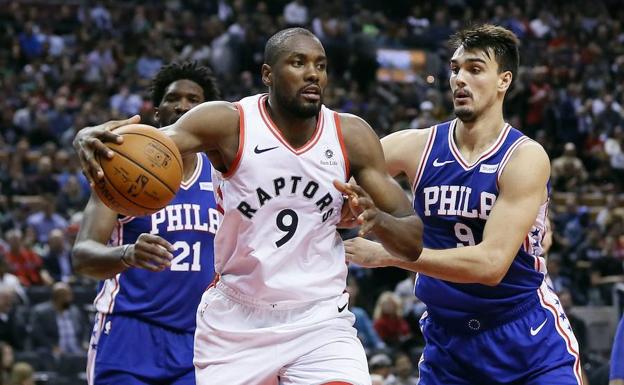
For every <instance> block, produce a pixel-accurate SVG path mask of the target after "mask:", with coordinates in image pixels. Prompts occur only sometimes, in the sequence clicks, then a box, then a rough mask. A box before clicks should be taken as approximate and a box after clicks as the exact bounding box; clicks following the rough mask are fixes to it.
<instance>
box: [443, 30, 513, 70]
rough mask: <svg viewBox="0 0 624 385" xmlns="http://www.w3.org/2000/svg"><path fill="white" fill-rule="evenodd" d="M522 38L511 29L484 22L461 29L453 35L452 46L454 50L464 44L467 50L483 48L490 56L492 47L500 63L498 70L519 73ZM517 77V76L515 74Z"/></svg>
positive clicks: (495, 57)
mask: <svg viewBox="0 0 624 385" xmlns="http://www.w3.org/2000/svg"><path fill="white" fill-rule="evenodd" d="M519 45H520V40H518V37H517V36H516V35H515V34H514V33H513V32H511V31H510V30H508V29H506V28H503V27H500V26H497V25H492V24H482V25H477V26H473V27H470V28H467V29H464V30H461V31H459V32H457V33H455V34H454V35H453V36H451V39H450V46H451V48H452V49H453V50H456V49H457V48H459V46H464V49H466V50H475V49H477V50H483V51H484V52H485V54H486V55H488V57H489V56H490V49H491V50H492V51H493V52H494V59H495V60H496V62H497V63H498V72H499V73H501V72H504V71H511V73H512V74H514V75H516V74H517V73H518V64H519V62H520V53H519V52H518V46H519ZM514 77H515V76H514Z"/></svg>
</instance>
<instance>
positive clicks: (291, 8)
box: [284, 0, 308, 27]
mask: <svg viewBox="0 0 624 385" xmlns="http://www.w3.org/2000/svg"><path fill="white" fill-rule="evenodd" d="M284 21H285V22H286V25H287V26H289V27H302V26H305V25H306V24H307V23H308V7H307V6H306V5H305V4H304V2H303V0H292V1H291V2H290V3H288V4H286V6H285V7H284Z"/></svg>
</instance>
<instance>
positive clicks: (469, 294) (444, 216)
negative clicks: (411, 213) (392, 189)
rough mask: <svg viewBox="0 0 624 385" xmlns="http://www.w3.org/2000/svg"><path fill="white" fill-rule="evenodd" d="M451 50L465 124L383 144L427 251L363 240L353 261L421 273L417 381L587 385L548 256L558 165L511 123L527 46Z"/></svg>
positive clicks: (507, 41)
mask: <svg viewBox="0 0 624 385" xmlns="http://www.w3.org/2000/svg"><path fill="white" fill-rule="evenodd" d="M451 42H452V43H453V45H454V48H456V49H455V52H454V54H453V56H452V58H451V60H450V71H451V73H450V85H451V90H452V92H453V102H454V110H455V115H456V117H457V118H456V119H454V120H452V121H450V122H445V123H441V124H438V125H436V126H433V127H431V128H428V129H423V130H406V131H401V132H397V133H394V134H392V135H389V136H388V137H386V138H384V139H383V140H382V144H383V149H384V153H385V155H386V165H387V169H388V171H389V173H390V174H391V175H398V174H401V173H404V174H406V175H407V176H408V178H409V179H410V180H411V182H412V186H413V193H414V209H415V210H416V213H417V214H418V215H420V217H421V218H422V219H423V223H424V231H423V233H424V236H423V237H424V239H423V242H424V250H423V252H422V254H421V256H420V258H419V259H418V260H417V261H408V260H406V259H405V258H403V257H401V256H400V255H398V254H396V253H394V252H392V250H387V248H386V247H385V246H384V245H380V244H378V243H374V242H371V241H368V240H365V239H362V238H355V239H353V240H351V241H348V242H347V245H346V250H347V257H348V258H349V259H350V260H351V261H353V262H356V263H358V264H361V265H364V266H368V267H379V266H398V267H402V268H405V269H408V270H411V271H415V272H417V273H418V277H417V280H416V284H415V292H416V296H417V297H418V298H420V299H421V300H422V301H423V302H425V304H426V305H427V309H428V310H427V312H426V313H425V315H423V318H422V320H421V326H422V329H423V334H424V336H425V340H426V346H425V349H424V352H423V355H422V357H421V361H420V365H419V368H420V382H419V384H421V385H442V384H445V385H447V384H453V385H469V384H470V385H490V384H491V385H494V384H501V385H502V384H517V385H520V384H522V385H552V384H557V385H572V384H581V383H582V377H581V370H580V369H581V367H580V362H579V347H578V344H577V341H576V339H575V337H574V335H573V333H572V328H571V326H570V324H569V322H568V320H567V317H566V315H565V313H564V311H563V309H562V307H561V304H560V303H559V300H558V298H557V297H556V295H555V294H554V293H553V292H552V291H551V290H550V289H549V288H548V287H547V285H546V284H545V283H544V274H545V272H546V270H545V263H544V260H543V259H542V258H541V257H540V255H542V249H541V241H542V237H543V236H544V232H545V219H546V210H547V205H548V194H549V191H548V190H549V187H548V185H549V175H550V162H549V159H548V156H547V154H546V152H545V151H544V149H543V148H542V147H541V146H540V145H539V144H538V143H536V142H535V141H533V140H530V139H529V138H527V137H526V136H524V135H523V134H522V133H521V132H519V131H518V130H516V129H514V128H512V127H510V126H509V124H507V123H506V122H505V121H504V119H503V100H504V97H505V93H506V92H507V90H508V89H509V87H510V85H511V83H512V79H513V76H514V74H516V73H517V68H518V60H519V57H518V56H519V55H518V40H517V38H516V36H515V35H514V34H513V33H512V32H510V31H508V30H506V29H504V28H501V27H497V26H492V25H482V26H477V27H474V28H471V29H468V30H464V31H461V32H458V33H457V34H456V35H454V37H453V39H452V40H451ZM360 203H361V206H362V207H369V206H370V202H367V201H366V202H360ZM365 204H366V205H365Z"/></svg>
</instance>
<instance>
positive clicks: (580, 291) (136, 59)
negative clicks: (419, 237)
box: [0, 0, 624, 384]
mask: <svg viewBox="0 0 624 385" xmlns="http://www.w3.org/2000/svg"><path fill="white" fill-rule="evenodd" d="M481 22H489V23H495V24H498V25H502V26H505V27H507V28H509V29H511V30H512V31H513V32H515V33H516V34H517V35H518V37H519V38H520V39H521V42H522V46H521V67H520V71H519V73H518V74H517V75H516V78H515V81H514V86H513V88H512V89H511V90H510V92H508V95H507V99H506V111H505V114H506V119H507V120H508V121H509V122H510V123H511V124H512V125H514V126H515V127H516V128H519V129H520V130H522V131H523V132H524V133H526V134H527V135H529V136H531V137H532V138H534V139H535V140H537V141H538V142H540V143H541V144H542V145H543V146H544V147H545V148H546V150H547V151H548V153H549V154H550V156H551V159H552V178H551V185H552V193H551V196H552V205H551V210H550V213H551V214H550V222H551V228H552V246H551V247H550V251H549V253H548V269H549V271H550V275H551V281H552V284H553V286H554V289H555V290H556V291H558V292H559V293H560V295H561V296H562V298H565V301H566V302H567V306H568V307H569V308H573V307H575V306H577V307H578V306H595V307H599V306H613V307H615V308H617V306H618V304H617V301H618V299H617V298H618V297H617V296H616V295H614V293H615V292H616V288H617V287H618V284H620V283H622V282H624V205H623V203H624V110H623V108H624V107H623V105H624V8H622V7H620V6H619V1H617V0H596V1H592V2H586V1H576V0H567V1H560V0H553V1H548V2H538V1H534V0H521V1H514V2H507V1H495V0H473V1H471V0H445V1H437V2H430V1H427V2H425V1H410V0H396V1H391V2H379V1H372V0H362V1H357V0H339V1H328V0H315V1H311V0H292V1H288V0H282V1H279V0H275V1H273V0H272V1H244V0H212V1H207V0H188V1H180V0H166V1H156V0H145V1H139V0H134V1H132V0H128V1H118V0H117V1H112V0H107V1H87V0H84V1H79V0H74V1H53V0H49V1H41V0H40V1H35V0H30V1H13V2H10V1H2V0H0V185H1V191H0V230H1V232H0V340H1V341H4V342H3V344H2V349H1V352H0V353H1V354H0V355H1V356H2V360H1V361H2V367H1V368H0V382H1V381H3V380H4V381H5V382H4V383H15V382H10V381H12V380H11V376H12V374H11V370H13V371H16V370H17V371H18V372H20V373H29V371H28V370H27V369H28V367H25V366H24V365H23V364H19V365H21V366H18V367H17V368H13V369H12V367H11V365H12V364H11V365H9V366H8V367H7V365H5V361H10V360H8V359H6V358H7V357H10V358H12V357H13V352H12V351H11V350H14V351H15V354H16V355H17V356H19V357H21V358H22V361H26V362H30V363H31V365H32V366H35V368H34V369H35V370H38V371H45V370H50V371H54V370H56V371H59V370H60V369H59V368H63V367H66V366H68V365H69V364H68V363H65V364H64V362H65V360H67V359H68V358H67V357H73V358H76V359H80V358H79V357H84V355H85V352H86V350H85V349H86V348H87V341H88V336H89V332H88V331H89V330H90V316H91V315H92V311H93V309H92V307H91V306H90V303H91V301H92V299H93V296H94V293H95V282H93V281H90V280H88V279H85V278H82V277H77V276H76V275H75V274H74V273H73V271H72V266H71V260H70V251H71V245H72V244H73V240H74V237H75V235H76V233H77V230H78V226H79V224H80V218H81V211H82V209H83V208H84V206H85V204H86V201H87V199H88V196H89V186H88V183H87V182H86V180H85V178H84V176H83V175H82V173H81V172H80V168H79V164H78V161H77V159H76V156H75V154H74V152H73V150H72V148H71V141H72V139H73V137H74V134H75V132H76V130H78V129H80V128H82V127H85V126H88V125H93V124H98V123H101V122H104V121H107V120H110V119H115V118H125V117H128V116H130V115H134V114H140V115H141V116H142V119H143V122H146V123H150V122H153V119H152V107H153V101H152V100H150V98H149V83H150V80H151V78H152V77H153V76H154V74H155V73H156V72H157V71H158V70H159V68H160V67H161V66H162V65H164V64H166V63H170V62H172V61H176V60H178V61H179V60H195V61H198V62H201V63H203V64H207V65H210V66H211V67H212V69H213V71H214V72H215V74H216V75H217V78H218V81H219V85H220V87H221V90H222V94H223V95H225V99H226V100H230V101H234V100H237V99H240V98H242V97H244V96H247V95H250V94H254V93H258V92H263V90H264V87H263V85H262V83H261V81H260V76H259V70H260V66H261V64H262V61H263V47H264V43H265V42H266V40H267V38H268V37H269V36H271V35H272V34H273V33H275V32H276V31H277V30H279V29H282V28H284V27H289V26H304V27H306V28H309V29H310V30H311V31H313V32H314V33H315V34H316V36H318V37H319V39H320V40H321V41H322V42H323V44H324V46H325V49H326V52H327V56H328V58H329V67H328V71H329V74H330V85H329V87H328V89H327V90H326V94H325V99H324V102H325V104H326V105H328V106H329V107H331V108H333V109H335V110H338V111H344V112H351V113H355V114H358V115H360V116H362V117H363V118H365V119H366V120H367V121H368V122H369V123H370V124H371V126H373V127H374V129H375V130H376V131H377V133H378V134H379V136H384V135H387V134H388V133H391V132H394V131H397V130H402V129H409V128H414V129H418V128H424V127H428V126H430V125H431V124H434V123H435V122H438V121H443V120H446V119H448V118H450V117H452V100H451V95H450V93H449V86H448V76H449V69H448V59H449V57H450V55H451V53H452V52H450V51H449V49H448V47H447V45H446V41H447V39H448V37H449V36H450V35H451V34H452V33H453V32H454V31H456V30H458V29H460V28H462V27H463V26H465V25H468V24H471V23H481ZM382 48H383V49H392V50H399V51H402V50H403V51H405V50H416V51H418V52H420V53H422V54H423V55H424V64H422V66H420V67H419V68H418V71H416V73H415V75H414V76H413V77H411V78H410V79H409V81H393V82H391V81H386V80H384V79H383V78H381V77H380V76H378V71H379V62H378V60H377V59H378V50H379V49H382ZM406 187H407V186H406ZM407 188H408V187H407ZM408 189H409V188H408ZM413 279H414V276H413V275H411V274H408V273H407V272H404V271H401V270H398V269H378V270H374V271H367V270H361V269H357V268H356V267H354V268H352V269H351V274H350V277H349V287H348V290H349V291H350V293H351V294H352V296H351V302H352V303H351V309H352V311H353V312H354V313H355V314H356V316H357V322H356V326H357V327H358V331H359V335H360V337H361V339H362V341H363V342H364V345H365V347H366V349H367V351H368V352H369V354H370V366H371V371H372V372H373V373H374V379H375V381H377V382H376V383H378V384H415V383H416V382H415V381H416V378H417V371H416V370H415V368H416V365H415V364H416V362H417V357H418V353H419V351H420V350H421V349H422V345H423V340H422V335H421V334H420V331H419V328H418V317H419V316H420V314H422V312H423V311H424V306H423V304H422V303H421V302H420V301H419V300H418V299H417V298H415V297H414V296H413V294H412V287H413ZM562 301H563V299H562ZM55 319H56V321H55ZM58 320H61V321H58ZM57 321H58V322H57ZM578 325H579V326H578V327H577V328H578V329H583V328H584V327H585V326H584V325H583V321H582V320H579V322H578ZM577 335H578V336H579V339H580V343H581V350H586V351H585V352H584V353H585V357H587V362H595V363H596V365H594V367H599V366H600V363H601V358H602V359H604V358H605V357H607V355H608V351H593V352H592V351H587V350H588V349H586V348H585V347H587V346H589V345H590V344H589V343H588V341H584V339H585V338H586V337H585V331H577ZM592 354H593V355H592ZM41 355H44V356H46V357H49V358H50V359H48V360H45V362H44V363H45V365H42V364H41V362H42V361H41V360H36V359H30V360H29V357H30V358H33V357H41ZM25 365H28V364H25ZM13 366H15V365H13ZM32 369H33V368H32V367H31V368H30V372H32V371H33V370H32ZM68 370H69V369H68ZM22 377H24V376H22ZM25 377H27V378H28V377H32V373H31V375H30V376H25ZM20 378H21V377H20ZM21 381H26V380H21ZM19 383H20V384H21V383H28V382H19Z"/></svg>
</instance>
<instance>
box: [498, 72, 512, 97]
mask: <svg viewBox="0 0 624 385" xmlns="http://www.w3.org/2000/svg"><path fill="white" fill-rule="evenodd" d="M512 79H513V74H512V73H511V71H505V72H502V73H501V74H499V75H498V90H499V91H500V92H507V89H509V86H511V81H512Z"/></svg>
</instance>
